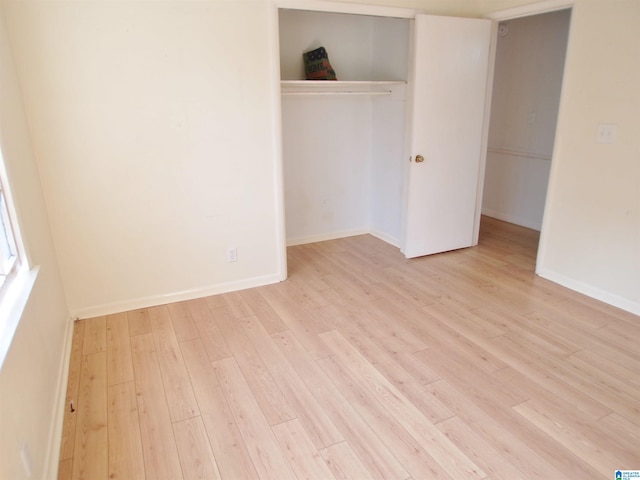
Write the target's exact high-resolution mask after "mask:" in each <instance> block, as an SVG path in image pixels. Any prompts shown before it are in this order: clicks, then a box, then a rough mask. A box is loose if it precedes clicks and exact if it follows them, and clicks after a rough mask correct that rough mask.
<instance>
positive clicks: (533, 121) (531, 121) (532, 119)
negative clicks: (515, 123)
mask: <svg viewBox="0 0 640 480" xmlns="http://www.w3.org/2000/svg"><path fill="white" fill-rule="evenodd" d="M527 123H528V124H529V125H535V124H536V112H529V115H527Z"/></svg>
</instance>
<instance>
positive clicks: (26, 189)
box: [0, 10, 71, 480]
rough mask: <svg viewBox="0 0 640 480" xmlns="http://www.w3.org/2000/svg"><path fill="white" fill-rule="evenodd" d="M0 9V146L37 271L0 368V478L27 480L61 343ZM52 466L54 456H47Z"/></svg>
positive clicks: (51, 438) (56, 414)
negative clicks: (24, 452)
mask: <svg viewBox="0 0 640 480" xmlns="http://www.w3.org/2000/svg"><path fill="white" fill-rule="evenodd" d="M28 130H29V129H28V126H27V123H26V118H25V113H24V109H23V106H22V101H21V95H20V86H19V84H18V81H17V78H16V76H15V69H14V65H13V59H12V54H11V51H10V49H9V44H8V37H7V35H6V31H5V22H4V15H3V14H2V10H0V145H2V151H3V156H4V160H5V164H6V167H7V174H8V177H9V183H10V187H11V189H12V193H13V198H14V201H15V207H16V210H17V214H18V220H19V223H20V228H21V231H22V233H23V236H24V242H25V247H26V249H27V253H28V258H29V260H30V263H31V264H32V265H34V266H36V265H39V266H40V270H39V275H38V277H37V279H36V283H35V285H34V287H33V290H32V292H31V296H30V298H29V300H28V302H27V305H26V309H25V311H24V314H23V315H22V319H21V321H20V323H19V325H18V329H17V331H16V334H15V337H14V339H13V343H12V345H11V348H10V350H9V352H8V354H7V357H6V359H5V361H4V363H3V364H2V366H1V370H0V478H3V479H4V478H6V479H11V480H20V479H23V478H27V477H26V476H25V472H24V469H23V466H22V463H21V461H20V449H21V448H22V446H23V444H24V442H27V444H28V448H29V450H30V453H31V458H32V462H33V471H32V478H34V479H35V478H38V479H40V478H45V477H46V475H45V468H46V465H45V464H46V459H47V455H48V454H49V452H50V447H51V446H52V445H53V446H54V448H53V450H54V451H55V450H56V448H55V445H56V444H59V442H60V439H59V438H57V437H59V435H60V431H59V430H56V428H57V427H59V426H60V424H59V423H56V422H57V421H58V420H60V413H61V411H60V407H61V406H62V405H61V404H59V403H57V400H58V398H59V397H60V395H59V393H60V392H59V390H58V389H59V388H63V378H62V377H63V372H64V370H63V366H64V364H65V360H66V358H65V355H64V354H65V353H66V352H65V350H64V346H65V341H66V340H67V335H68V333H69V331H70V330H68V327H69V326H70V325H71V323H70V318H69V314H68V311H67V308H66V305H65V302H64V294H63V291H62V283H61V281H60V276H59V272H58V267H57V262H56V257H55V252H54V249H53V243H52V241H51V234H50V231H49V222H48V218H47V212H46V209H45V205H44V201H43V197H42V192H41V188H40V179H39V175H38V169H37V166H36V161H35V158H34V155H33V151H32V149H31V144H30V139H29V131H28ZM51 461H52V463H53V464H57V459H56V458H51Z"/></svg>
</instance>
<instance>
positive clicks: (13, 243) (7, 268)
mask: <svg viewBox="0 0 640 480" xmlns="http://www.w3.org/2000/svg"><path fill="white" fill-rule="evenodd" d="M0 193H4V201H5V204H6V213H5V214H4V215H6V216H5V218H4V221H5V222H6V224H8V225H9V227H10V230H11V232H10V233H11V238H9V239H8V240H9V249H10V250H11V252H12V253H13V254H12V255H10V256H9V257H10V258H8V260H7V261H6V262H4V261H2V262H0V263H2V265H0V275H1V276H2V278H1V279H0V369H2V366H3V365H4V362H5V359H6V357H7V354H8V353H9V349H10V348H11V344H12V343H13V339H14V337H15V334H16V331H17V329H18V325H19V323H20V319H21V318H22V316H23V314H24V310H25V308H26V306H27V302H28V300H29V297H30V296H31V291H32V290H33V286H34V284H35V281H36V278H37V277H38V273H39V271H40V269H39V267H34V268H32V267H31V265H30V262H29V260H28V257H27V254H26V251H25V248H24V243H23V241H22V236H21V232H20V225H19V222H18V217H17V215H16V210H15V208H14V204H13V196H12V195H11V189H10V185H9V183H8V180H7V173H6V169H5V165H4V157H3V156H2V150H0ZM0 215H3V213H2V212H1V211H0ZM0 248H2V247H0Z"/></svg>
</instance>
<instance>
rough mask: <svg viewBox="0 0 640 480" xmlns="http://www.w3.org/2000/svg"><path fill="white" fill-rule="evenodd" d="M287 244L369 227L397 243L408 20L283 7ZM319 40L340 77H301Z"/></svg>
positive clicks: (403, 154) (365, 230)
mask: <svg viewBox="0 0 640 480" xmlns="http://www.w3.org/2000/svg"><path fill="white" fill-rule="evenodd" d="M279 35H280V75H281V99H282V131H283V164H284V185H285V209H286V234H287V244H288V245H295V244H301V243H309V242H314V241H320V240H327V239H331V238H339V237H344V236H349V235H354V234H361V233H371V234H373V235H375V236H377V237H379V238H381V239H383V240H385V241H387V242H389V243H391V244H393V245H396V246H399V245H400V243H401V237H402V230H403V228H402V223H403V212H404V182H405V179H404V176H405V161H408V153H407V146H406V145H407V141H406V140H407V139H406V123H407V105H408V98H407V95H408V93H409V92H408V88H407V80H408V78H409V57H410V39H411V20H410V19H408V18H390V17H381V16H370V15H355V14H345V13H332V12H316V11H306V10H293V9H280V10H279ZM320 46H323V47H325V49H326V50H327V53H328V56H329V61H330V63H331V65H332V66H333V68H334V70H335V71H336V75H337V79H338V80H337V81H318V80H315V81H310V80H305V74H304V65H303V59H302V54H303V53H304V52H307V51H310V50H313V49H315V48H317V47H320Z"/></svg>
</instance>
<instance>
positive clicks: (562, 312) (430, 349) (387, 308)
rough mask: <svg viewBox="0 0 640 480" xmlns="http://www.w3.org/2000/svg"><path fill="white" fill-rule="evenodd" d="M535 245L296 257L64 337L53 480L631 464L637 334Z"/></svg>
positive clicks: (556, 471) (639, 356)
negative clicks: (223, 289)
mask: <svg viewBox="0 0 640 480" xmlns="http://www.w3.org/2000/svg"><path fill="white" fill-rule="evenodd" d="M537 242H538V235H537V232H534V231H532V230H527V229H524V228H521V227H516V226H514V225H510V224H506V223H503V222H499V221H496V220H493V219H490V218H485V219H484V220H483V226H482V230H481V236H480V244H479V246H478V247H474V248H469V249H464V250H459V251H455V252H449V253H444V254H440V255H434V256H430V257H424V258H418V259H414V260H406V259H405V258H404V257H403V256H402V255H401V254H400V252H399V251H398V250H397V249H396V248H394V247H392V246H389V245H387V244H386V243H384V242H382V241H380V240H378V239H376V238H374V237H372V236H367V235H365V236H358V237H351V238H345V239H340V240H333V241H328V242H322V243H316V244H309V245H301V246H296V247H291V248H289V250H288V256H289V258H288V260H289V279H288V280H287V281H286V282H282V283H280V284H277V285H271V286H266V287H260V288H255V289H250V290H244V291H241V292H234V293H228V294H223V295H217V296H212V297H208V298H204V299H199V300H193V301H187V302H182V303H174V304H170V305H166V306H161V307H154V308H148V309H142V310H136V311H131V312H127V313H122V314H118V315H109V316H106V317H99V318H94V319H90V320H83V321H79V322H76V324H75V328H74V337H73V350H72V357H71V364H70V371H69V383H68V390H67V405H70V403H71V402H73V409H74V411H73V412H72V411H71V408H68V409H67V412H66V414H65V421H64V431H63V438H62V450H61V461H60V471H59V478H60V479H80V478H83V479H87V480H102V479H124V480H136V479H144V478H146V479H149V480H159V479H171V480H178V479H196V478H198V479H218V478H222V479H225V480H242V479H254V478H256V479H257V478H260V479H276V480H285V479H307V478H309V479H334V478H335V479H413V480H418V479H453V480H465V479H491V480H498V479H505V480H506V479H508V480H514V479H515V480H519V479H544V480H551V479H570V480H571V479H575V480H583V479H589V480H594V479H612V478H614V471H615V470H616V469H640V348H638V346H639V343H638V342H639V339H640V319H639V318H638V317H636V316H634V315H631V314H629V313H625V312H623V311H620V310H618V309H616V308H613V307H610V306H607V305H605V304H603V303H600V302H597V301H595V300H592V299H589V298H587V297H584V296H582V295H579V294H577V293H575V292H572V291H570V290H567V289H565V288H562V287H560V286H558V285H555V284H553V283H551V282H548V281H546V280H544V279H541V278H539V277H537V276H535V275H534V273H533V271H534V264H535V251H536V246H537ZM588 261H589V259H585V262H588Z"/></svg>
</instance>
